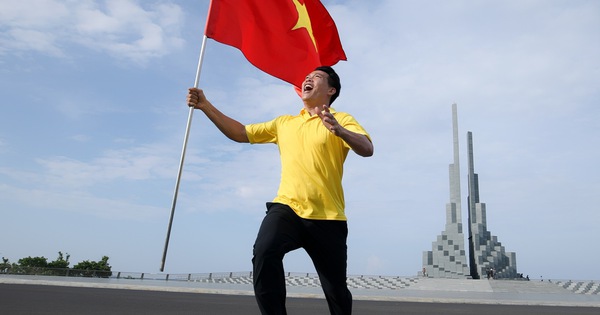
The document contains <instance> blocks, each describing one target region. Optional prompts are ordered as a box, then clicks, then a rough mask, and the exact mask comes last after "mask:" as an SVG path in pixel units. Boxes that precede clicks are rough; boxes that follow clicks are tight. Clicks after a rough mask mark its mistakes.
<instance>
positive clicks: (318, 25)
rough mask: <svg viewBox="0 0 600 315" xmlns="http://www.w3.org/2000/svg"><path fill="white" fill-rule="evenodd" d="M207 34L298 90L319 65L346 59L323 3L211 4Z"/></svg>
mask: <svg viewBox="0 0 600 315" xmlns="http://www.w3.org/2000/svg"><path fill="white" fill-rule="evenodd" d="M204 34H205V35H206V36H207V37H208V38H212V39H214V40H216V41H218V42H221V43H223V44H226V45H230V46H234V47H236V48H238V49H239V50H241V51H242V53H243V54H244V56H245V57H246V59H248V61H250V62H251V63H252V64H253V65H254V66H256V67H257V68H259V69H261V70H262V71H264V72H266V73H268V74H270V75H272V76H274V77H277V78H280V79H282V80H284V81H287V82H289V83H291V84H293V85H294V86H296V87H300V86H301V85H302V81H303V80H304V77H305V76H306V75H307V74H308V73H310V72H311V71H312V70H314V69H315V68H316V67H318V66H332V65H334V64H336V63H337V62H338V61H340V60H346V54H345V53H344V50H343V49H342V44H341V42H340V38H339V35H338V31H337V28H336V26H335V23H334V22H333V19H332V18H331V16H330V15H329V13H328V12H327V10H326V9H325V7H324V6H323V4H321V2H320V1H319V0H211V3H210V8H209V13H208V18H207V21H206V29H205V31H204Z"/></svg>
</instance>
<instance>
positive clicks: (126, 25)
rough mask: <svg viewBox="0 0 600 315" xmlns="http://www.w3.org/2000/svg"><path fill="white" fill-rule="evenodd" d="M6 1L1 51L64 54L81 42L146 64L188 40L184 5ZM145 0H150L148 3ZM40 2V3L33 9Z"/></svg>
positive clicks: (1, 18) (131, 0)
mask: <svg viewBox="0 0 600 315" xmlns="http://www.w3.org/2000/svg"><path fill="white" fill-rule="evenodd" d="M17 3H18V4H14V3H11V4H10V5H9V4H6V3H5V4H4V5H2V4H0V12H2V13H0V21H2V24H3V26H4V28H6V30H5V31H3V32H1V33H0V43H2V47H4V48H3V49H2V50H0V53H4V54H7V53H20V52H27V51H37V52H41V53H45V54H48V55H51V56H63V55H65V54H66V53H65V51H67V49H66V47H67V46H68V45H72V44H80V45H83V46H85V47H87V48H91V49H94V50H97V51H100V52H106V53H109V54H111V55H113V56H114V57H116V58H119V59H125V60H130V61H133V62H135V63H138V64H145V63H146V62H148V61H149V60H150V59H152V58H156V57H160V56H163V55H165V54H168V53H169V52H171V51H173V50H178V49H180V48H181V47H182V46H183V43H184V40H183V39H182V38H181V35H180V31H181V29H180V28H181V25H182V23H183V22H184V15H183V12H182V10H181V8H180V7H179V6H177V5H175V4H172V3H168V2H164V3H163V2H158V3H153V4H150V5H149V4H147V3H145V2H142V3H140V2H138V1H134V0H120V1H115V0H106V1H69V3H68V4H65V3H64V2H61V1H51V0H47V1H41V0H24V1H19V2H17ZM142 5H144V6H143V7H142ZM31 8H35V9H31Z"/></svg>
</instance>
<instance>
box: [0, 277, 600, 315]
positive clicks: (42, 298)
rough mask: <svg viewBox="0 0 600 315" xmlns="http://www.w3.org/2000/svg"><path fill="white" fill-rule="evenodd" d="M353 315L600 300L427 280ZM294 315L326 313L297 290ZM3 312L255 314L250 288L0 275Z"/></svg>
mask: <svg viewBox="0 0 600 315" xmlns="http://www.w3.org/2000/svg"><path fill="white" fill-rule="evenodd" d="M352 292H353V295H354V297H355V302H354V314H359V315H360V314H370V315H377V314H467V315H468V314H488V315H494V314H498V315H506V314H510V315H521V314H600V296H598V295H584V294H575V293H573V292H571V291H568V290H565V289H563V288H560V287H558V286H557V285H555V284H550V283H547V282H545V283H544V282H525V281H498V280H496V281H494V280H492V281H488V280H455V279H422V280H419V281H418V283H415V284H414V285H411V286H410V287H409V288H406V289H398V290H386V289H363V290H360V289H353V290H352ZM288 296H289V298H288V302H287V304H288V313H289V314H314V315H316V314H328V311H327V306H326V303H325V301H324V300H323V298H322V293H321V292H320V289H319V288H306V287H293V288H289V292H288ZM0 309H1V313H2V314H49V315H53V314H65V315H69V314H148V315H153V314H228V315H229V314H233V315H235V314H258V309H257V307H256V303H255V301H254V297H253V296H252V288H251V287H250V286H249V285H239V284H236V285H228V284H206V283H194V282H191V283H190V282H186V281H164V280H163V281H153V280H126V279H87V278H65V277H42V276H20V277H19V276H5V275H2V276H0Z"/></svg>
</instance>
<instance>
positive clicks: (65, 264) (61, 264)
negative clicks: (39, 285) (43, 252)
mask: <svg viewBox="0 0 600 315" xmlns="http://www.w3.org/2000/svg"><path fill="white" fill-rule="evenodd" d="M70 257H71V255H69V253H67V259H65V258H64V257H63V253H62V252H58V257H57V258H56V260H55V261H51V262H49V263H48V268H61V269H62V268H69V258H70Z"/></svg>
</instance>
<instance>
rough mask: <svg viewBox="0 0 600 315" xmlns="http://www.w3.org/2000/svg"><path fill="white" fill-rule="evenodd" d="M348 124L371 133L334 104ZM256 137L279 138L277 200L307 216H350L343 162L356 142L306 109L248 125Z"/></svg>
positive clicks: (340, 120)
mask: <svg viewBox="0 0 600 315" xmlns="http://www.w3.org/2000/svg"><path fill="white" fill-rule="evenodd" d="M330 111H331V113H332V114H333V115H334V117H335V119H336V120H337V121H338V123H339V124H340V125H342V126H343V127H344V128H346V129H348V130H350V131H353V132H356V133H359V134H363V135H365V136H367V137H369V134H368V133H367V132H366V131H365V130H364V128H363V127H362V126H361V125H359V124H358V122H357V121H356V120H355V119H354V117H352V116H351V115H349V114H347V113H342V112H336V111H335V110H334V109H333V108H330ZM245 127H246V134H247V135H248V139H249V140H250V143H252V144H255V143H275V144H277V146H278V147H279V155H280V157H281V182H280V184H279V190H278V192H277V197H275V199H273V202H278V203H282V204H286V205H288V206H290V208H292V209H293V210H294V211H295V212H296V213H297V214H298V216H300V217H302V218H305V219H316V220H340V221H346V215H345V213H344V207H345V205H344V191H343V189H342V175H343V165H344V161H345V160H346V156H347V155H348V151H349V150H350V147H349V146H348V144H346V142H344V141H343V140H342V138H340V137H337V136H335V135H334V134H333V133H331V131H329V130H327V128H325V126H324V125H323V122H322V121H321V119H320V118H319V117H318V116H317V115H314V116H311V115H310V114H309V113H308V112H307V111H306V109H304V108H303V109H302V110H301V111H300V114H299V115H296V116H292V115H283V116H279V117H277V118H275V119H273V120H271V121H268V122H264V123H258V124H250V125H247V126H245Z"/></svg>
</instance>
